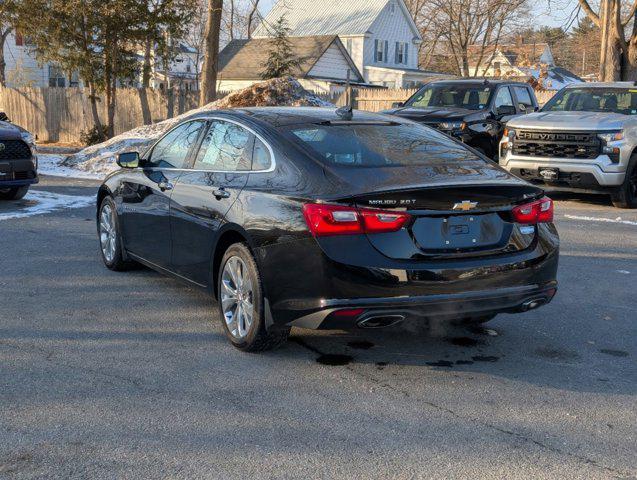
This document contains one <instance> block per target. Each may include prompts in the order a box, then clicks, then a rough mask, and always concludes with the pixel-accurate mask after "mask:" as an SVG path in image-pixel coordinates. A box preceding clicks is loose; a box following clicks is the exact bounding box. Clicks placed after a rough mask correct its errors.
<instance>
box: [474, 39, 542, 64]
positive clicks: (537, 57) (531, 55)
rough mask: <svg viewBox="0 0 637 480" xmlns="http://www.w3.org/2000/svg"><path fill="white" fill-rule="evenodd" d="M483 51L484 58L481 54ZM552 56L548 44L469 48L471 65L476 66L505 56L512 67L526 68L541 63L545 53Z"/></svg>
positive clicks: (476, 46)
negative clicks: (499, 56) (498, 56)
mask: <svg viewBox="0 0 637 480" xmlns="http://www.w3.org/2000/svg"><path fill="white" fill-rule="evenodd" d="M481 51H483V54H482V58H480V52H481ZM547 52H548V54H549V56H550V58H552V55H550V52H551V48H550V47H549V45H548V43H523V44H511V45H506V44H505V45H498V46H497V47H495V46H493V45H487V46H486V47H484V50H483V47H482V46H481V45H470V46H469V48H468V54H469V63H470V64H472V65H475V64H476V63H478V62H480V63H481V64H482V65H484V64H486V63H488V62H489V61H492V60H493V59H494V57H497V55H498V54H500V55H502V56H504V57H505V58H506V59H507V60H508V62H509V63H510V65H511V66H520V65H522V66H526V65H533V64H537V63H541V59H542V56H544V55H545V53H547Z"/></svg>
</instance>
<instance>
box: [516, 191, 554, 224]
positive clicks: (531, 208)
mask: <svg viewBox="0 0 637 480" xmlns="http://www.w3.org/2000/svg"><path fill="white" fill-rule="evenodd" d="M512 213H513V220H514V221H515V222H517V223H525V224H530V223H550V222H552V221H553V200H551V199H550V198H549V197H544V198H542V199H540V200H536V201H535V202H532V203H527V204H525V205H519V206H517V207H515V208H514V209H513V210H512Z"/></svg>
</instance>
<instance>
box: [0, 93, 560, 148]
mask: <svg viewBox="0 0 637 480" xmlns="http://www.w3.org/2000/svg"><path fill="white" fill-rule="evenodd" d="M415 92H416V89H382V88H355V89H352V103H353V106H354V108H357V109H360V110H368V111H372V112H378V111H380V110H385V109H388V108H391V107H392V104H393V103H395V102H402V101H404V100H406V99H408V98H409V97H410V96H411V95H413V94H414V93H415ZM553 93H554V92H539V93H538V101H539V102H540V105H542V104H544V103H545V102H546V101H548V99H549V98H551V96H552V95H553ZM226 94H227V92H220V94H219V96H220V97H222V96H225V95H226ZM147 95H148V103H149V107H150V112H151V118H152V120H153V122H158V121H161V120H165V119H166V118H171V117H174V116H176V115H180V114H182V113H184V112H186V111H188V110H190V109H192V108H196V107H197V100H198V98H197V97H198V92H185V91H168V92H166V91H162V90H154V89H147ZM317 95H318V96H319V97H321V98H322V99H323V100H326V101H328V102H331V103H333V104H334V105H337V106H343V105H345V104H346V103H347V95H346V94H345V93H340V94H317ZM98 109H99V115H100V119H101V120H102V122H104V123H106V105H105V102H104V101H101V102H99V104H98ZM0 111H4V112H6V114H7V115H8V116H9V118H10V119H11V120H12V121H13V122H14V123H15V124H16V125H20V126H22V127H24V128H26V129H27V130H29V131H30V132H32V133H33V134H35V135H37V138H38V140H39V141H40V142H64V143H77V142H79V140H80V135H81V134H82V132H83V131H87V130H89V129H91V128H92V127H93V119H92V118H93V117H92V115H91V105H90V102H89V98H88V92H87V91H85V90H83V89H79V88H21V89H11V88H2V87H0ZM140 125H143V117H142V109H141V101H140V92H139V90H138V89H120V90H118V92H117V106H116V110H115V125H114V127H115V134H116V135H117V134H119V133H123V132H126V131H128V130H130V129H132V128H135V127H138V126H140Z"/></svg>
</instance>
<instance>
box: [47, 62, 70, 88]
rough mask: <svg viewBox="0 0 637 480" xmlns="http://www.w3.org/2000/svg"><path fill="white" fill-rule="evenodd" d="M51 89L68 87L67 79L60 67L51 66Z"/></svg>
mask: <svg viewBox="0 0 637 480" xmlns="http://www.w3.org/2000/svg"><path fill="white" fill-rule="evenodd" d="M49 87H66V77H65V76H64V72H63V71H62V69H61V68H60V67H56V66H54V65H49Z"/></svg>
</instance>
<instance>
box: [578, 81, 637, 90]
mask: <svg viewBox="0 0 637 480" xmlns="http://www.w3.org/2000/svg"><path fill="white" fill-rule="evenodd" d="M565 88H635V89H637V85H635V82H585V83H571V84H569V85H567V86H566V87H565Z"/></svg>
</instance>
